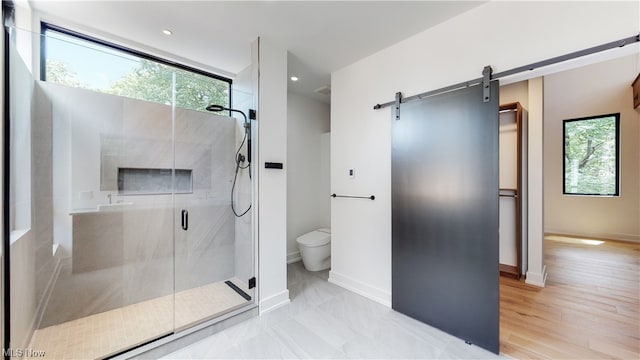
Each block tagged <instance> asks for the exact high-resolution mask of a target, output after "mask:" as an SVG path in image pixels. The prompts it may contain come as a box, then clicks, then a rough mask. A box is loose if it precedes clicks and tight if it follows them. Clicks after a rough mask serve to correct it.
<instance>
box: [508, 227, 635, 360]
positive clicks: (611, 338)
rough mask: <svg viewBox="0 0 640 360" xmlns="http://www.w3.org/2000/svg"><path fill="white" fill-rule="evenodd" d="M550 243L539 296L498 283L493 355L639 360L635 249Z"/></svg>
mask: <svg viewBox="0 0 640 360" xmlns="http://www.w3.org/2000/svg"><path fill="white" fill-rule="evenodd" d="M554 238H555V239H556V240H553V241H552V240H548V239H547V240H545V263H546V265H547V272H548V274H549V275H548V278H547V282H546V287H545V288H543V289H541V288H537V287H531V286H527V285H525V284H524V282H523V281H518V280H515V279H510V278H505V277H501V278H500V352H501V353H502V354H503V355H506V356H508V357H512V358H516V359H635V360H637V359H640V320H639V317H638V313H639V308H640V300H639V298H640V288H639V282H640V279H639V278H640V275H639V274H640V268H639V264H640V244H633V243H622V242H614V241H605V242H603V243H602V244H599V245H589V244H584V243H581V242H580V241H576V240H572V239H568V241H558V240H562V239H561V237H554Z"/></svg>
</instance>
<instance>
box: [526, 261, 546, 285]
mask: <svg viewBox="0 0 640 360" xmlns="http://www.w3.org/2000/svg"><path fill="white" fill-rule="evenodd" d="M524 282H525V283H526V284H529V285H533V286H539V287H544V285H545V283H546V282H547V266H546V265H544V266H543V267H542V272H541V273H535V272H532V271H527V275H526V280H525V281H524Z"/></svg>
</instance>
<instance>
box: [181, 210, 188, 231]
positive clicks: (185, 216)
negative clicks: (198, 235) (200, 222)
mask: <svg viewBox="0 0 640 360" xmlns="http://www.w3.org/2000/svg"><path fill="white" fill-rule="evenodd" d="M182 230H185V231H186V230H189V211H187V210H185V209H182Z"/></svg>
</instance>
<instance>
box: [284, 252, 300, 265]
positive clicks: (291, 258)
mask: <svg viewBox="0 0 640 360" xmlns="http://www.w3.org/2000/svg"><path fill="white" fill-rule="evenodd" d="M300 260H302V256H300V251H296V252H292V253H289V254H287V264H291V263H294V262H298V261H300Z"/></svg>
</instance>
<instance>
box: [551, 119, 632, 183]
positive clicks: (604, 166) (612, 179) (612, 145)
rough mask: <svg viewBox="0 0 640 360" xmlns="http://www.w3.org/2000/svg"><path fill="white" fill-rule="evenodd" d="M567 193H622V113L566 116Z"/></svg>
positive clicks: (565, 178)
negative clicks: (620, 182)
mask: <svg viewBox="0 0 640 360" xmlns="http://www.w3.org/2000/svg"><path fill="white" fill-rule="evenodd" d="M563 133H564V134H563V135H564V136H563V137H564V194H568V195H603V196H617V195H619V165H618V164H619V160H618V157H619V153H620V151H619V146H620V144H619V139H620V114H609V115H600V116H593V117H587V118H580V119H571V120H565V121H564V124H563Z"/></svg>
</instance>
